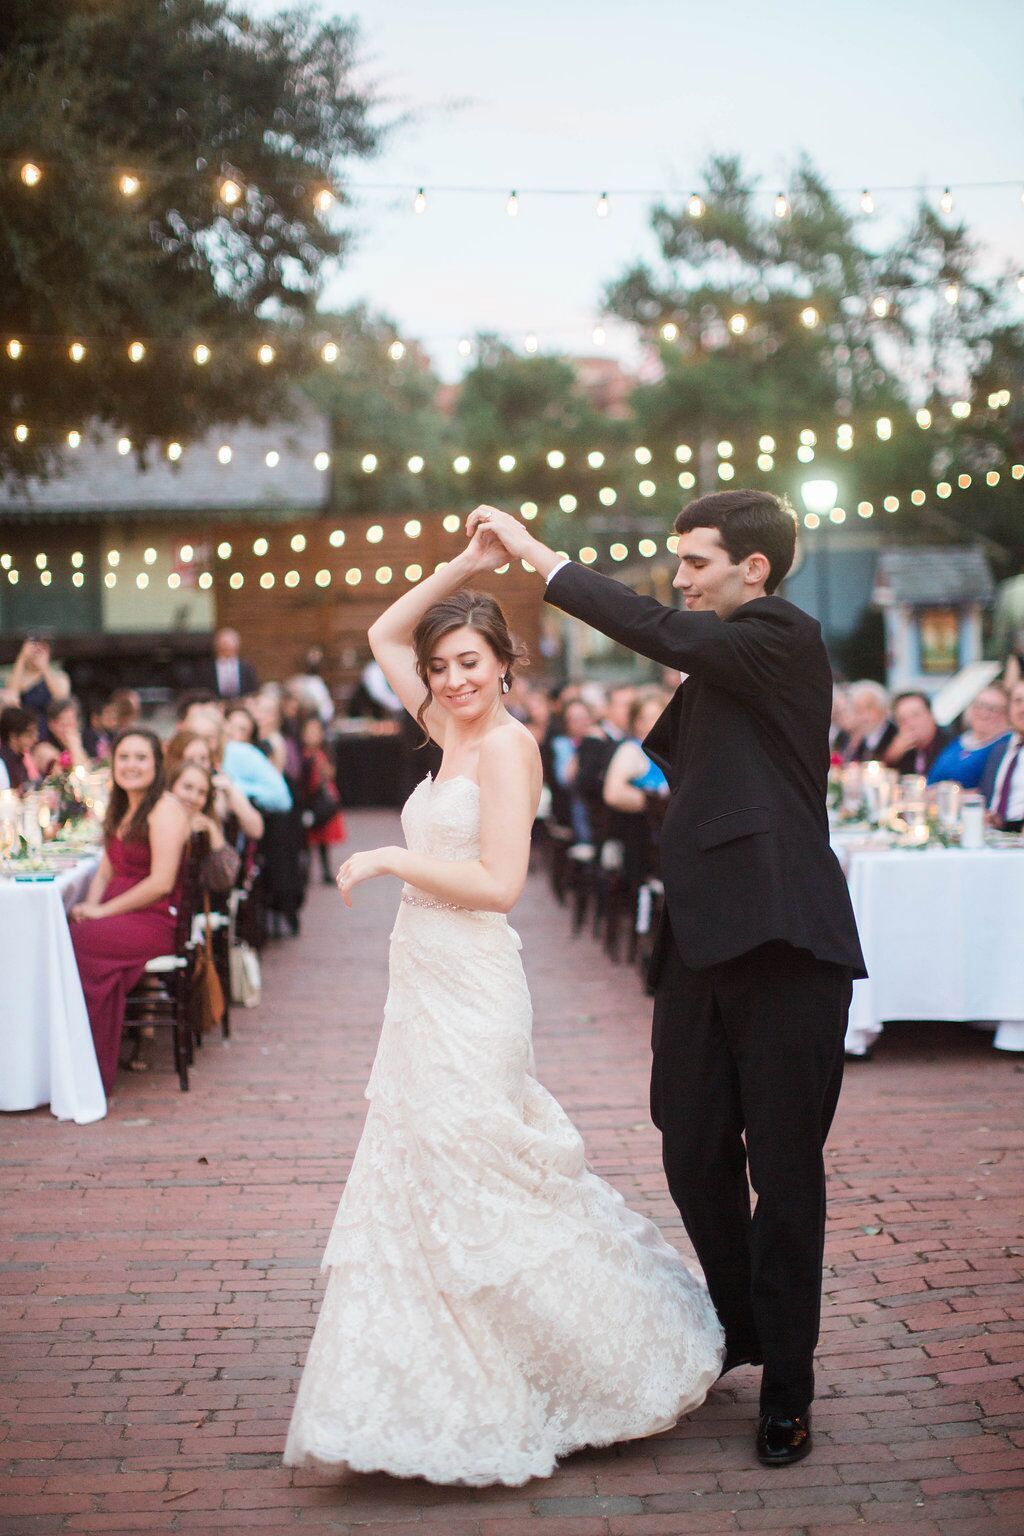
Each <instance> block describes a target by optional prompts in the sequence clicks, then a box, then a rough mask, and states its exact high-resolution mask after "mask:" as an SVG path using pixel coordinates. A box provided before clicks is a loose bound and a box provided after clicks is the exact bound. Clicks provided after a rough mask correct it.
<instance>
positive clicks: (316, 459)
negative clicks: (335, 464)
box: [313, 448, 331, 474]
mask: <svg viewBox="0 0 1024 1536" xmlns="http://www.w3.org/2000/svg"><path fill="white" fill-rule="evenodd" d="M330 467H331V456H330V454H329V453H325V452H324V450H323V449H322V448H321V450H320V452H319V453H315V454H314V455H313V468H314V469H318V470H319V471H320V473H321V474H323V472H324V470H325V469H330Z"/></svg>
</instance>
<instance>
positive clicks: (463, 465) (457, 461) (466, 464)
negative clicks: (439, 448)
mask: <svg viewBox="0 0 1024 1536" xmlns="http://www.w3.org/2000/svg"><path fill="white" fill-rule="evenodd" d="M469 468H470V460H469V455H468V454H465V453H460V454H457V455H456V456H455V458H454V459H452V469H454V471H455V473H456V474H457V475H465V474H468V473H469Z"/></svg>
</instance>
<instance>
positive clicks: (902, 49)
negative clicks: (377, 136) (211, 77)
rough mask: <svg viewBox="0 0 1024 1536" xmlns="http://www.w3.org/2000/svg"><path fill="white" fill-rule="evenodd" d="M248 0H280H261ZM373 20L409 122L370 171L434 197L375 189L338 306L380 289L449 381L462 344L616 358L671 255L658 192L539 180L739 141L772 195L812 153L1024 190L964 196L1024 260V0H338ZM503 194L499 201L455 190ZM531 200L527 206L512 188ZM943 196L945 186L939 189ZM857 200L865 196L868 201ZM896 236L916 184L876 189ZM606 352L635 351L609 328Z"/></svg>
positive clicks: (622, 177)
mask: <svg viewBox="0 0 1024 1536" xmlns="http://www.w3.org/2000/svg"><path fill="white" fill-rule="evenodd" d="M249 8H250V9H252V10H254V11H257V12H266V11H269V10H272V9H275V8H276V7H275V6H273V5H270V4H268V3H266V0H251V4H250V7H249ZM320 10H321V12H322V13H324V14H335V15H339V16H349V15H353V14H354V15H355V16H357V17H358V19H359V21H360V24H361V27H362V31H363V57H364V61H365V63H364V73H365V74H366V75H367V76H369V77H372V78H373V79H374V80H375V81H376V82H377V83H378V85H379V87H380V89H381V91H382V92H383V94H384V95H385V96H386V97H387V98H388V100H389V103H390V109H391V110H392V111H393V112H394V113H396V114H397V113H400V112H404V113H409V114H411V117H412V121H410V122H409V123H408V125H406V126H404V127H401V128H399V129H397V130H396V131H395V132H394V134H393V135H392V136H391V138H390V140H389V143H388V145H387V148H386V149H385V151H384V152H383V154H382V155H381V156H380V157H379V158H378V159H376V160H375V161H370V162H365V163H360V164H357V165H355V166H354V167H353V171H352V180H353V181H355V182H362V183H366V182H369V181H375V182H409V183H413V184H419V183H423V184H424V185H425V187H426V189H427V195H428V199H429V206H428V210H427V212H426V213H425V214H423V215H422V216H420V217H417V216H415V215H414V214H413V213H412V212H411V211H410V207H409V199H408V198H407V197H406V196H405V195H400V194H397V193H395V194H385V193H380V192H374V193H370V192H367V193H365V194H362V195H360V196H359V197H358V200H357V206H356V208H355V209H354V210H353V211H352V213H351V215H350V217H351V218H352V219H353V220H354V223H355V227H356V231H357V244H356V247H355V249H354V251H353V252H352V253H351V255H350V256H349V258H348V260H347V262H346V263H345V265H344V266H343V267H342V268H341V269H340V270H339V272H338V273H337V275H336V276H335V277H333V278H332V279H330V280H329V282H328V284H327V289H326V294H325V302H326V303H328V304H332V305H333V304H337V305H340V306H343V305H348V304H350V303H353V302H355V301H356V300H359V299H365V300H366V301H368V302H369V303H370V304H371V306H372V307H373V308H375V309H380V310H383V311H385V312H386V313H388V314H390V315H391V316H392V317H393V318H394V320H395V321H396V322H397V323H398V325H399V327H400V329H401V330H402V331H403V333H408V334H410V335H412V336H416V337H418V338H420V339H421V340H422V341H423V342H424V344H425V345H426V347H427V349H428V351H429V352H430V353H431V354H432V356H433V357H434V359H435V361H436V363H437V365H438V367H439V368H440V370H441V371H442V373H443V374H444V375H445V376H447V377H452V376H456V375H457V374H458V372H459V371H460V370H461V368H462V367H464V366H465V365H464V363H463V361H462V359H460V358H459V356H458V354H457V352H456V345H457V342H458V339H459V338H460V337H461V336H466V335H472V334H473V333H475V332H476V331H478V330H494V331H498V332H501V333H503V334H506V335H509V336H510V337H511V338H513V339H514V340H516V341H518V342H520V343H521V341H522V338H523V337H524V335H525V334H526V333H527V332H530V331H532V332H535V333H536V334H537V335H538V336H539V338H540V342H541V346H542V347H545V346H550V347H552V348H557V349H561V350H566V351H573V352H580V351H583V352H593V351H594V350H595V348H594V346H593V343H592V340H591V332H592V329H593V326H594V324H595V321H596V320H597V319H598V309H599V301H600V294H601V290H602V287H603V284H604V283H605V282H606V281H607V280H608V279H609V278H611V277H613V276H614V275H616V274H617V273H618V272H620V271H621V270H622V269H623V268H624V267H625V266H626V265H627V264H628V263H629V262H630V261H632V260H634V259H636V258H638V257H644V258H646V259H649V260H650V259H653V258H654V256H655V245H654V241H653V237H652V236H651V235H650V233H649V232H648V229H647V210H648V208H649V206H650V202H651V199H650V198H644V197H630V198H626V197H619V198H615V197H614V196H613V197H612V211H611V215H610V217H609V218H607V219H603V220H602V219H598V218H597V217H596V216H595V213H594V199H593V198H591V197H585V198H573V199H569V198H549V197H536V198H531V197H530V195H529V188H530V187H541V186H557V187H592V188H594V189H595V190H600V189H602V188H605V187H609V188H612V189H614V188H616V187H646V188H677V189H678V190H679V192H680V193H681V194H683V195H685V194H686V193H687V192H688V191H689V190H690V188H691V184H692V183H693V182H694V180H695V178H696V173H697V170H698V168H699V167H700V165H701V164H702V162H703V161H704V159H705V158H706V156H707V155H708V154H709V153H711V152H713V151H715V152H719V151H720V152H736V153H739V154H740V155H741V156H742V157H743V159H744V161H745V163H746V164H747V165H748V166H749V167H750V168H751V169H752V170H754V171H756V172H757V173H758V174H759V175H760V176H761V178H762V185H763V187H764V189H765V192H766V194H770V193H772V192H774V191H775V190H776V188H777V186H778V185H781V184H782V182H783V181H784V179H785V175H786V171H787V170H788V169H789V167H790V166H792V165H793V163H794V162H795V160H796V157H797V155H798V154H799V152H800V151H806V152H807V153H808V154H809V155H810V156H811V158H812V159H813V160H814V162H815V163H816V164H817V166H818V167H819V168H820V169H821V170H822V172H823V173H824V175H825V177H826V179H827V180H828V181H829V182H830V183H831V184H832V185H834V186H843V187H851V188H860V187H862V186H868V187H881V186H883V185H891V184H900V185H904V184H909V185H912V186H916V185H920V184H922V183H938V184H940V186H941V185H943V184H945V183H951V184H952V185H953V186H954V189H955V187H956V183H957V182H978V181H1001V180H1008V181H1015V185H1013V186H1010V187H1006V188H1003V189H1002V190H984V191H981V190H979V191H973V192H967V191H964V192H962V193H959V192H958V193H957V194H956V210H957V212H958V213H961V214H962V215H963V216H964V217H965V218H966V220H967V222H968V224H969V226H970V227H971V228H972V230H973V231H974V233H975V234H976V236H977V237H978V238H979V239H980V240H981V241H982V242H983V243H984V245H985V247H986V250H987V258H988V263H989V265H990V266H992V267H999V268H1002V267H1004V266H1006V265H1010V264H1016V266H1017V267H1024V206H1022V202H1021V191H1022V189H1024V155H1022V152H1021V146H1022V132H1021V130H1022V127H1024V85H1022V75H1021V70H1020V62H1021V60H1022V58H1024V5H1022V4H1021V3H1020V0H977V3H975V4H973V5H971V6H968V7H965V6H963V5H962V4H960V3H952V0H927V3H926V0H910V3H901V0H888V3H885V0H859V3H858V4H856V5H853V4H842V5H839V4H835V3H830V0H817V3H815V4H811V3H809V0H778V3H776V4H774V5H765V4H764V3H763V0H760V3H757V4H754V3H751V0H733V3H732V4H728V5H722V4H719V5H711V4H705V5H700V6H697V5H694V4H692V3H691V0H637V3H631V4H626V3H624V0H545V3H540V0H517V3H516V5H515V6H514V7H513V6H498V5H494V4H487V3H485V0H434V3H432V4H429V5H427V4H415V3H411V0H374V3H373V4H371V5H367V6H365V7H363V8H361V9H353V8H350V7H349V6H348V5H344V4H338V3H335V0H327V3H325V4H322V5H321V6H320ZM452 183H454V184H460V185H461V184H467V185H483V186H490V185H493V186H495V187H496V188H499V189H501V190H500V191H499V192H497V193H496V194H495V195H493V196H489V197H488V196H469V195H456V194H444V193H440V192H437V193H433V192H432V191H431V186H432V185H435V186H436V185H438V184H452ZM512 187H515V188H517V189H518V190H519V192H520V201H521V206H520V213H519V217H518V218H516V219H510V218H508V216H507V215H506V213H505V199H506V196H507V192H508V190H509V189H511V188H512ZM934 196H935V198H936V199H937V197H938V193H936V194H934ZM856 200H857V199H856V196H855V195H854V197H853V198H852V199H851V203H852V204H855V203H856ZM876 202H877V204H878V208H879V215H878V220H879V224H880V227H881V228H882V229H885V230H891V229H892V228H893V227H894V225H895V224H896V223H898V222H899V221H900V218H901V216H902V217H906V216H907V215H909V213H910V211H911V209H912V207H913V205H914V199H913V197H912V196H910V195H907V194H900V195H896V194H884V193H881V192H879V193H876ZM607 346H608V350H610V351H613V352H615V353H616V354H618V355H628V349H627V348H626V345H625V341H624V338H622V337H616V336H615V334H614V331H613V330H612V328H609V332H608V343H607Z"/></svg>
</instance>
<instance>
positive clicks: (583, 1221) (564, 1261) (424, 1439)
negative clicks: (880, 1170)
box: [284, 777, 723, 1485]
mask: <svg viewBox="0 0 1024 1536" xmlns="http://www.w3.org/2000/svg"><path fill="white" fill-rule="evenodd" d="M402 825H403V830H404V832H405V836H406V841H407V843H408V846H409V847H410V848H412V849H414V850H416V851H419V852H423V853H429V854H433V855H435V856H436V857H439V858H444V859H470V858H475V857H477V856H478V855H479V789H478V787H477V785H476V784H475V783H474V782H473V781H472V780H471V779H467V778H463V777H460V778H453V779H445V780H442V781H441V782H439V783H434V782H433V781H432V780H430V779H429V778H427V779H425V780H424V781H423V782H422V783H421V784H419V785H418V786H417V788H416V789H415V790H414V791H413V793H412V794H411V795H410V797H409V799H408V800H407V801H406V803H405V807H404V809H403V812H402ZM410 898H411V899H410ZM520 948H521V945H520V941H519V938H518V935H517V934H516V933H515V931H514V929H512V928H511V927H509V924H508V921H507V920H506V918H505V917H504V915H503V914H501V913H494V912H481V911H469V910H466V909H458V908H453V907H451V906H446V905H444V904H442V903H439V902H437V901H435V900H433V899H432V898H430V897H427V896H425V895H424V893H422V892H416V891H413V890H411V889H410V888H408V887H406V889H405V890H404V891H403V900H402V902H401V905H400V908H399V913H398V918H397V921H396V923H395V927H394V931H393V932H392V935H391V978H390V988H389V992H388V998H387V1003H386V1006H385V1010H384V1025H383V1030H382V1033H381V1038H380V1044H379V1047H378V1050H377V1056H376V1060H375V1061H374V1064H373V1071H372V1073H371V1075H370V1081H369V1084H368V1085H367V1089H366V1097H367V1098H368V1099H369V1101H370V1107H369V1111H368V1113H367V1118H366V1125H365V1128H364V1130H363V1135H362V1138H361V1140H360V1142H359V1146H358V1149H357V1151H356V1155H355V1159H354V1161H353V1164H352V1171H351V1173H350V1175H349V1179H348V1183H347V1184H346V1186H345V1191H344V1193H343V1195H342V1197H341V1204H340V1206H339V1208H338V1213H337V1216H336V1218H335V1222H334V1226H333V1229H332V1231H331V1235H330V1239H329V1241H328V1244H327V1248H326V1251H325V1253H324V1257H323V1263H322V1266H321V1268H322V1269H326V1270H327V1271H328V1281H327V1288H326V1292H325V1294H324V1298H323V1303H322V1306H321V1309H320V1315H319V1318H318V1321H317V1325H316V1329H315V1332H314V1334H313V1339H312V1342H311V1344H310V1347H309V1354H308V1357H307V1359H306V1364H305V1367H304V1369H303V1373H302V1379H301V1381H300V1383H299V1390H298V1396H297V1399H296V1402H295V1407H294V1411H293V1414H292V1419H291V1424H290V1426H289V1430H288V1439H287V1444H286V1447H285V1453H284V1460H285V1462H286V1463H287V1464H289V1465H292V1466H312V1467H319V1468H321V1469H327V1470H330V1471H332V1472H334V1473H338V1472H347V1471H350V1470H352V1471H371V1470H379V1471H385V1472H390V1473H392V1474H396V1475H399V1476H403V1477H411V1476H420V1477H425V1478H429V1479H430V1480H431V1481H432V1482H436V1483H469V1484H486V1483H506V1484H512V1485H517V1484H521V1483H525V1482H527V1481H528V1480H529V1479H530V1478H532V1477H544V1476H547V1475H548V1474H550V1473H551V1472H552V1470H553V1469H554V1465H555V1458H556V1457H558V1456H565V1455H567V1454H568V1453H569V1452H570V1451H573V1450H576V1449H578V1448H580V1447H581V1446H585V1445H607V1444H609V1443H611V1442H613V1441H617V1440H629V1439H635V1438H637V1437H639V1436H643V1435H650V1434H654V1433H656V1432H657V1431H658V1430H662V1429H666V1428H668V1427H669V1426H670V1425H672V1424H674V1423H675V1421H676V1420H677V1419H678V1418H679V1417H680V1415H681V1414H684V1413H686V1412H687V1411H688V1410H689V1409H691V1408H694V1407H696V1405H697V1404H698V1403H700V1402H701V1401H702V1400H703V1398H704V1396H705V1394H706V1393H707V1390H708V1388H709V1387H710V1385H711V1383H712V1382H713V1381H714V1380H715V1378H716V1377H717V1375H718V1372H719V1368H720V1364H721V1360H722V1355H723V1337H722V1330H721V1326H720V1324H719V1321H718V1318H717V1316H716V1314H715V1311H714V1308H713V1307H712V1305H711V1302H710V1299H709V1297H708V1294H707V1290H706V1288H705V1286H704V1284H703V1281H702V1280H700V1279H699V1278H697V1276H696V1275H695V1274H693V1273H691V1271H690V1269H689V1268H687V1266H686V1264H685V1263H684V1262H683V1260H682V1259H681V1258H680V1257H679V1255H678V1254H677V1253H676V1252H675V1250H674V1249H673V1248H671V1247H670V1246H669V1245H668V1243H666V1242H665V1240H664V1239H663V1238H662V1236H661V1234H660V1232H659V1231H658V1229H657V1228H656V1227H655V1226H654V1225H653V1224H652V1223H651V1222H649V1221H647V1220H646V1219H645V1218H644V1217H642V1216H639V1215H637V1214H636V1213H635V1212H633V1211H631V1210H630V1209H629V1208H628V1207H627V1206H626V1205H625V1203H624V1201H623V1199H622V1197H621V1195H619V1194H618V1193H617V1192H616V1191H615V1190H614V1189H612V1188H611V1186H610V1185H608V1184H606V1183H605V1182H604V1181H603V1180H602V1179H599V1178H598V1177H597V1176H596V1175H595V1174H593V1173H591V1172H590V1171H589V1170H588V1168H587V1166H586V1164H585V1161H584V1153H583V1143H582V1140H581V1138H580V1136H579V1133H578V1132H577V1131H576V1129H575V1127H574V1126H573V1125H572V1124H571V1122H570V1121H569V1119H568V1118H567V1116H566V1115H565V1113H564V1112H563V1110H562V1109H561V1108H560V1106H559V1105H558V1104H557V1103H556V1102H555V1100H554V1099H553V1098H552V1097H551V1095H550V1094H549V1093H548V1092H547V1091H546V1090H545V1089H544V1088H542V1087H541V1086H540V1084H539V1083H538V1082H536V1081H535V1080H534V1078H533V1077H532V1076H531V1072H532V1070H533V1049H532V1045H531V1039H530V1036H531V1023H532V1017H531V1006H530V994H529V991H528V990H527V985H526V979H525V977H524V975H523V967H522V962H521V960H520V956H519V951H520ZM580 1050H581V1051H585V1050H586V1036H585V1034H584V1033H583V1032H582V1031H581V1034H580Z"/></svg>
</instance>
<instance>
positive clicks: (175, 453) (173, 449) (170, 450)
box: [167, 443, 181, 464]
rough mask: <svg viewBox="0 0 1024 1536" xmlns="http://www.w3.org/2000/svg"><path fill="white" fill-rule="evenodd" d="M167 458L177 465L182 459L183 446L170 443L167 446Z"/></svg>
mask: <svg viewBox="0 0 1024 1536" xmlns="http://www.w3.org/2000/svg"><path fill="white" fill-rule="evenodd" d="M167 457H168V458H169V459H170V460H171V461H172V463H175V464H176V463H177V462H178V460H179V459H180V458H181V444H180V443H168V444H167Z"/></svg>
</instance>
